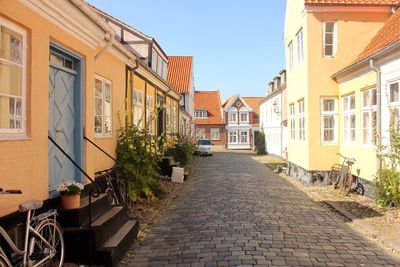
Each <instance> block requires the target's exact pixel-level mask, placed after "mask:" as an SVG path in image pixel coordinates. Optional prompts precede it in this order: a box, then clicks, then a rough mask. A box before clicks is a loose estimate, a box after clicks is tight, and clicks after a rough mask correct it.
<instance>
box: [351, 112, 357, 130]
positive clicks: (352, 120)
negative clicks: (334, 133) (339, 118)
mask: <svg viewBox="0 0 400 267" xmlns="http://www.w3.org/2000/svg"><path fill="white" fill-rule="evenodd" d="M355 127H356V115H354V114H352V115H350V128H352V129H354V128H355Z"/></svg>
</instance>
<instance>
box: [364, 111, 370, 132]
mask: <svg viewBox="0 0 400 267" xmlns="http://www.w3.org/2000/svg"><path fill="white" fill-rule="evenodd" d="M369 127H370V123H369V112H363V128H369Z"/></svg>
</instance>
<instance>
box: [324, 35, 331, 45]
mask: <svg viewBox="0 0 400 267" xmlns="http://www.w3.org/2000/svg"><path fill="white" fill-rule="evenodd" d="M332 44H333V34H332V33H326V34H325V45H330V46H331V45H332Z"/></svg>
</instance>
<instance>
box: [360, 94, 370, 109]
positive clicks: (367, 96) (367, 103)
mask: <svg viewBox="0 0 400 267" xmlns="http://www.w3.org/2000/svg"><path fill="white" fill-rule="evenodd" d="M362 95H363V98H362V99H363V101H362V102H363V103H362V106H363V107H369V106H370V105H371V98H370V94H369V91H364V92H363V93H362Z"/></svg>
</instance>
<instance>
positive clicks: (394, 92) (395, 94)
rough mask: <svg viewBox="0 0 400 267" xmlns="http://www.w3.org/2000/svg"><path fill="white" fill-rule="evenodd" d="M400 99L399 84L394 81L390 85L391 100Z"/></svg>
mask: <svg viewBox="0 0 400 267" xmlns="http://www.w3.org/2000/svg"><path fill="white" fill-rule="evenodd" d="M398 101H399V84H398V83H392V84H391V85H390V102H398Z"/></svg>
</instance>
